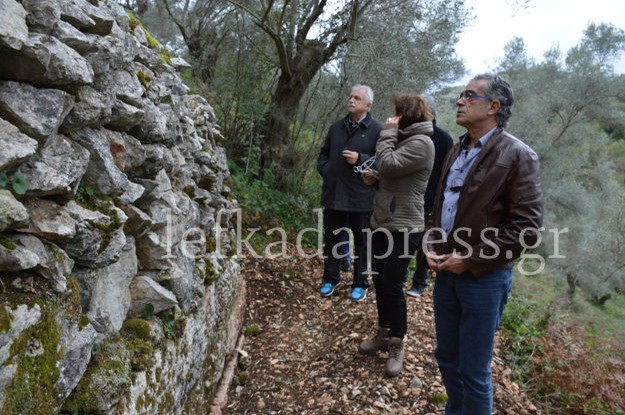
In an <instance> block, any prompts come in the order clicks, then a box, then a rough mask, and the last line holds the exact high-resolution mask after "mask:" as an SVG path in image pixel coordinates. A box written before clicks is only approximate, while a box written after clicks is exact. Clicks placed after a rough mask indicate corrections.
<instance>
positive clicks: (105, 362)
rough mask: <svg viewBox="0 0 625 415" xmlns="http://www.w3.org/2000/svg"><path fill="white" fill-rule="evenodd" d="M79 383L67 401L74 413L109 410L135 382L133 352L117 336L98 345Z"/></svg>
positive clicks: (66, 403)
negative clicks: (132, 363)
mask: <svg viewBox="0 0 625 415" xmlns="http://www.w3.org/2000/svg"><path fill="white" fill-rule="evenodd" d="M96 350H97V352H94V354H93V355H92V358H91V361H90V362H89V366H88V367H87V371H86V372H85V374H84V376H83V377H82V379H81V380H80V382H79V383H78V386H76V388H75V389H74V390H73V391H72V393H71V394H70V396H69V398H68V399H67V400H66V401H65V403H64V405H63V410H65V411H69V412H72V413H88V414H94V415H99V414H108V413H109V410H110V408H111V407H112V406H113V405H115V403H117V402H118V401H119V399H120V398H121V396H122V395H123V394H124V393H125V392H126V390H127V389H128V388H129V387H130V384H131V377H130V373H131V354H130V352H129V351H128V349H127V347H126V344H125V342H124V340H123V339H122V338H121V337H119V336H118V337H115V338H113V339H112V340H110V341H108V342H105V343H103V344H101V345H100V347H99V348H96Z"/></svg>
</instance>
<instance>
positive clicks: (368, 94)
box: [352, 84, 373, 104]
mask: <svg viewBox="0 0 625 415" xmlns="http://www.w3.org/2000/svg"><path fill="white" fill-rule="evenodd" d="M356 89H364V90H365V102H368V103H369V104H373V89H371V87H370V86H369V85H364V84H356V85H354V86H353V87H352V92H353V91H354V90H356Z"/></svg>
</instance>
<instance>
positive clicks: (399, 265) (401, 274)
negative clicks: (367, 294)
mask: <svg viewBox="0 0 625 415" xmlns="http://www.w3.org/2000/svg"><path fill="white" fill-rule="evenodd" d="M421 238H423V233H416V232H415V233H408V231H406V232H399V231H396V232H383V231H381V230H376V231H375V232H374V233H373V235H372V248H373V249H372V252H373V257H372V258H371V264H372V266H371V267H372V269H373V273H374V274H373V284H374V285H375V299H376V303H377V306H378V324H379V326H380V327H384V328H388V329H390V334H391V337H399V338H401V339H403V338H404V336H405V335H406V331H407V328H408V317H407V311H406V297H405V295H404V289H403V287H404V280H405V275H406V270H407V269H408V264H409V263H410V260H411V259H412V257H413V253H414V251H415V249H416V248H417V247H418V246H419V245H421Z"/></svg>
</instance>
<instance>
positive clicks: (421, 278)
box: [406, 95, 454, 297]
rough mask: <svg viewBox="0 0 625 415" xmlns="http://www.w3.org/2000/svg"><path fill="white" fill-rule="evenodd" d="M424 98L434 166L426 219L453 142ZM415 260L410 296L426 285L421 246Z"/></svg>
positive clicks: (427, 192) (427, 191)
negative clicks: (426, 104)
mask: <svg viewBox="0 0 625 415" xmlns="http://www.w3.org/2000/svg"><path fill="white" fill-rule="evenodd" d="M425 99H426V101H427V103H428V105H429V107H430V112H432V115H434V120H432V124H433V125H434V134H432V136H431V137H430V138H431V139H432V142H434V167H433V168H432V173H431V174H430V179H429V180H428V186H427V188H426V189H425V195H424V196H423V202H424V205H423V212H424V213H425V218H426V220H427V218H428V216H430V212H431V211H432V206H434V196H435V195H436V187H437V186H438V181H439V180H440V176H441V171H442V169H443V160H445V156H447V153H448V152H449V149H450V148H451V147H452V146H453V144H454V143H453V140H452V139H451V136H450V135H449V134H448V133H447V131H445V130H443V129H442V128H439V127H437V126H436V103H435V102H434V98H433V97H431V96H429V95H426V96H425ZM415 260H416V268H415V271H414V274H412V285H411V287H410V288H409V289H408V290H407V291H406V294H407V295H409V296H411V297H419V296H421V295H422V294H423V292H424V291H425V289H426V288H427V286H428V281H427V280H428V267H427V263H426V261H425V256H424V253H423V249H422V247H421V246H419V248H418V249H417V253H416V256H415Z"/></svg>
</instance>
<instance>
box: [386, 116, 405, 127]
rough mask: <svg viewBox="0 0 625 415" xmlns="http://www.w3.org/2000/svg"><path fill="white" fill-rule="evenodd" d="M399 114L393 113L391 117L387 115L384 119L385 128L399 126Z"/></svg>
mask: <svg viewBox="0 0 625 415" xmlns="http://www.w3.org/2000/svg"><path fill="white" fill-rule="evenodd" d="M400 118H401V117H400V116H397V115H394V116H392V117H388V118H387V119H386V125H385V128H387V129H390V128H395V129H396V128H399V120H400Z"/></svg>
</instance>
